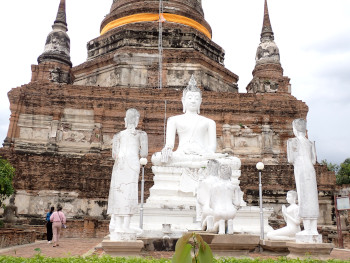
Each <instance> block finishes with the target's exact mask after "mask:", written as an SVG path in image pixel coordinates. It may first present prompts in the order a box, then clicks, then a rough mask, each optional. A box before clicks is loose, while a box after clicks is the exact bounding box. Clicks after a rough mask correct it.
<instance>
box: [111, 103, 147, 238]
mask: <svg viewBox="0 0 350 263" xmlns="http://www.w3.org/2000/svg"><path fill="white" fill-rule="evenodd" d="M139 118H140V113H139V112H138V111H137V110H136V109H128V110H127V111H126V117H125V127H126V129H125V130H123V131H121V132H119V133H117V134H116V135H114V137H113V147H112V157H113V159H114V160H115V163H114V166H113V171H112V179H111V186H110V190H109V196H108V210H107V214H109V215H111V221H110V225H109V231H110V239H111V240H113V241H119V240H133V239H136V232H138V231H139V230H138V229H132V228H130V220H131V216H132V215H134V214H135V213H137V212H138V179H139V173H140V161H139V158H140V156H141V157H142V158H146V157H147V155H148V139H147V134H146V132H144V131H141V130H136V127H137V125H138V122H139Z"/></svg>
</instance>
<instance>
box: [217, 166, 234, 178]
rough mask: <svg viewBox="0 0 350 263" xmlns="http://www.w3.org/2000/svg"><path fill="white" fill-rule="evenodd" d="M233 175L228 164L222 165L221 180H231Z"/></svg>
mask: <svg viewBox="0 0 350 263" xmlns="http://www.w3.org/2000/svg"><path fill="white" fill-rule="evenodd" d="M231 174H232V169H231V167H230V166H229V165H227V164H222V165H220V178H221V179H222V180H230V179H231Z"/></svg>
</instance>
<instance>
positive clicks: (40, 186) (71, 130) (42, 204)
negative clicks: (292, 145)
mask: <svg viewBox="0 0 350 263" xmlns="http://www.w3.org/2000/svg"><path fill="white" fill-rule="evenodd" d="M158 8H159V1H157V0H150V1H141V0H134V1H132V2H131V1H130V0H114V1H113V4H112V6H111V9H110V13H109V14H108V15H107V16H106V17H105V18H104V19H103V21H102V23H101V35H100V36H99V37H97V38H95V39H93V40H91V41H89V42H88V47H87V48H88V58H87V61H86V62H84V63H82V64H80V65H75V66H73V67H72V65H71V62H70V53H69V52H70V51H69V45H70V40H69V37H68V35H67V33H66V32H67V29H68V27H67V23H66V15H65V1H64V0H61V2H60V5H59V10H58V14H57V18H56V20H55V22H54V25H53V31H52V32H51V33H49V35H48V38H47V41H46V45H45V50H44V52H43V53H42V54H41V55H40V56H39V58H38V63H39V64H38V65H33V66H32V81H31V82H30V83H29V84H26V85H23V86H21V87H18V88H14V89H12V90H11V91H10V92H9V93H8V97H9V100H10V109H11V117H10V125H9V129H8V134H7V137H6V139H5V142H4V144H3V148H1V149H0V155H1V156H3V157H6V158H7V159H8V160H9V161H10V162H11V163H12V165H13V166H14V167H15V168H16V178H15V182H14V185H15V188H16V205H17V206H18V212H19V214H20V215H25V216H38V217H41V216H42V214H43V211H44V210H45V209H46V208H48V207H49V206H51V205H52V204H56V203H58V202H59V203H61V204H62V205H63V209H64V211H65V212H66V214H67V216H68V217H69V218H73V217H75V218H83V217H85V216H95V217H96V218H99V219H101V220H102V219H103V218H105V217H106V205H107V197H108V190H109V184H110V178H111V171H112V166H113V160H112V158H111V139H112V137H113V135H114V134H115V133H116V132H118V131H120V130H122V129H123V128H124V121H123V119H124V116H125V111H126V109H128V108H131V107H134V108H137V109H138V110H139V111H140V113H141V117H140V123H139V128H140V129H142V130H144V131H146V132H147V134H148V136H149V153H150V155H151V154H153V153H155V152H157V151H160V149H161V148H162V147H163V143H164V140H163V138H164V137H163V136H164V133H163V131H164V111H165V100H166V101H167V104H166V105H167V107H166V114H167V117H169V116H172V115H175V114H179V113H180V112H181V109H182V105H181V96H182V92H181V90H182V89H183V88H184V87H185V86H186V84H187V83H188V81H189V79H190V77H191V75H192V74H193V75H194V76H195V78H196V80H197V82H198V86H199V87H200V88H201V89H202V90H203V104H202V106H201V114H202V115H204V116H207V117H209V118H211V119H213V120H215V122H216V125H217V142H218V143H217V145H218V148H217V152H223V153H228V154H234V155H235V156H236V157H238V158H240V159H241V161H242V169H241V172H242V176H241V177H240V185H241V188H242V190H243V191H244V193H245V195H244V200H245V201H246V202H247V205H248V206H249V205H252V204H254V205H256V204H257V199H258V183H257V178H258V174H257V172H256V169H255V164H256V163H257V162H258V161H263V162H264V163H265V165H266V166H265V167H266V168H265V170H264V176H263V185H264V202H265V203H266V205H267V206H268V204H269V203H271V204H273V206H276V205H277V204H279V203H283V202H284V201H285V200H284V199H285V193H286V192H287V191H288V190H290V189H291V188H293V185H294V176H293V168H292V166H290V165H288V164H287V162H286V141H287V139H288V138H290V137H292V136H293V132H292V125H291V123H292V121H293V120H294V119H296V118H306V116H307V112H308V107H307V106H306V104H305V103H304V102H302V101H300V100H297V99H296V98H295V97H293V96H292V95H291V88H290V84H289V79H288V78H287V77H284V76H283V69H282V67H281V63H280V58H279V51H278V48H277V45H276V44H275V43H274V37H273V31H272V27H271V23H270V19H269V14H268V9H267V3H266V1H265V13H264V22H263V29H262V33H261V43H260V45H259V47H258V51H257V60H256V66H255V69H254V71H253V80H252V81H251V83H250V84H249V85H248V87H247V91H248V92H247V93H238V88H237V82H238V76H237V75H236V74H234V73H232V72H231V71H230V70H228V69H227V68H225V66H224V64H223V62H224V51H223V49H222V48H221V47H220V46H219V45H217V44H216V43H214V42H213V41H212V40H211V28H210V25H209V24H208V23H207V22H206V21H205V19H204V14H203V10H202V5H201V1H200V0H176V1H175V0H168V1H164V10H163V12H162V13H161V14H160V15H159V9H158ZM67 20H68V21H69V17H68V18H67ZM159 20H162V28H163V34H162V37H163V40H162V45H163V56H162V61H163V63H162V72H161V76H162V80H163V85H162V89H158V82H159V78H158V75H159V74H158V73H159V68H160V67H159V55H158V53H159V50H158V43H159V34H158V29H159ZM247 33H249V32H247ZM252 52H254V50H252ZM38 55H39V54H38ZM285 63H288V62H285ZM149 160H150V156H149ZM150 168H151V164H150V163H149V164H148V165H147V166H146V197H147V194H148V189H149V187H150V186H152V185H153V181H152V178H153V174H152V171H151V169H150ZM316 170H317V174H318V189H319V191H320V192H322V193H323V194H322V196H320V208H321V211H322V213H321V214H322V215H323V216H322V218H320V220H319V224H321V225H330V224H332V218H331V209H332V191H333V190H334V184H335V182H334V180H333V176H334V175H332V174H329V173H328V172H327V170H326V168H325V167H323V166H317V168H316ZM273 216H275V217H274V218H272V219H274V220H275V221H274V222H275V224H278V223H279V222H280V221H279V220H278V219H276V215H275V214H274V215H273Z"/></svg>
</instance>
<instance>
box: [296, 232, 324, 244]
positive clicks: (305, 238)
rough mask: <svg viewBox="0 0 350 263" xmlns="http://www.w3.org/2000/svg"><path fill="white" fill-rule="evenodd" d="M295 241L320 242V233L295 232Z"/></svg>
mask: <svg viewBox="0 0 350 263" xmlns="http://www.w3.org/2000/svg"><path fill="white" fill-rule="evenodd" d="M295 242H296V243H311V244H321V243H322V235H320V234H317V235H305V234H300V233H297V234H296V235H295Z"/></svg>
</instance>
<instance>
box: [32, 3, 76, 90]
mask: <svg viewBox="0 0 350 263" xmlns="http://www.w3.org/2000/svg"><path fill="white" fill-rule="evenodd" d="M67 31H68V28H67V22H66V2H65V0H61V1H60V5H59V7H58V12H57V16H56V20H55V21H54V24H53V25H52V31H51V32H50V33H49V34H48V36H47V39H46V43H45V49H44V52H43V53H42V54H41V55H40V56H39V57H38V63H39V65H37V66H36V65H32V81H42V82H54V83H66V84H68V83H71V82H72V76H71V68H72V62H71V60H70V39H69V36H68V34H67V33H66V32H67Z"/></svg>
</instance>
